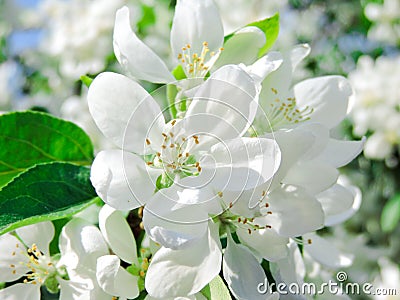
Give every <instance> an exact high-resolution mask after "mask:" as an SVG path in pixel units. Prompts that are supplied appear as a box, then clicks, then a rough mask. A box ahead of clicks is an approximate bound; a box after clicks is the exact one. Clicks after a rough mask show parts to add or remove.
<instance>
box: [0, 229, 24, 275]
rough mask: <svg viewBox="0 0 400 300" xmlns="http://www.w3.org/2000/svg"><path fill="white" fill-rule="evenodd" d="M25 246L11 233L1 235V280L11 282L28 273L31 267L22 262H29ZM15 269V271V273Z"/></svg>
mask: <svg viewBox="0 0 400 300" xmlns="http://www.w3.org/2000/svg"><path fill="white" fill-rule="evenodd" d="M21 252H26V249H25V246H24V245H23V244H22V243H21V242H20V241H19V240H18V239H17V238H16V237H15V236H12V235H11V234H9V233H6V234H4V235H2V236H0V269H1V270H2V271H1V272H0V282H11V281H14V280H17V279H18V278H20V277H21V276H22V275H24V274H26V273H27V272H28V271H29V269H28V268H27V267H26V266H25V265H24V264H20V262H23V263H28V258H27V257H26V256H25V255H23V254H22V253H21ZM14 270H15V273H14Z"/></svg>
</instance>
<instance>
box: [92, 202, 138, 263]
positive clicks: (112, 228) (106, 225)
mask: <svg viewBox="0 0 400 300" xmlns="http://www.w3.org/2000/svg"><path fill="white" fill-rule="evenodd" d="M99 228H100V231H101V233H102V234H103V236H104V238H105V240H106V241H107V243H108V244H109V245H110V248H111V250H112V251H113V252H114V253H115V254H116V255H118V257H119V258H120V259H122V260H123V261H125V262H127V263H130V264H132V263H135V264H138V260H137V254H136V241H135V237H134V236H133V233H132V230H131V228H130V227H129V224H128V222H127V221H126V219H125V218H124V216H123V214H122V212H121V211H118V210H115V209H114V208H112V207H111V206H108V205H107V204H106V205H104V206H103V207H102V209H101V210H100V214H99Z"/></svg>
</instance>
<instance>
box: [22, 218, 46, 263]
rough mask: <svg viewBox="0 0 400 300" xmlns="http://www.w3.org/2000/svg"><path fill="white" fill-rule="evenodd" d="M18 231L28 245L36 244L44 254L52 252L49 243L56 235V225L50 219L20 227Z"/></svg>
mask: <svg viewBox="0 0 400 300" xmlns="http://www.w3.org/2000/svg"><path fill="white" fill-rule="evenodd" d="M16 232H17V234H18V236H19V237H20V238H21V240H23V241H24V243H25V245H27V246H28V247H31V246H32V245H33V244H36V246H37V247H38V249H39V250H40V251H42V252H43V253H44V254H46V255H49V254H50V253H49V245H50V242H51V240H52V239H53V237H54V226H53V223H51V222H50V221H46V222H41V223H37V224H32V225H28V226H24V227H21V228H18V229H17V230H16Z"/></svg>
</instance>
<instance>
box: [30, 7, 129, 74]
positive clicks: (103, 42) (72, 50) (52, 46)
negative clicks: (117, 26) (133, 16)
mask: <svg viewBox="0 0 400 300" xmlns="http://www.w3.org/2000/svg"><path fill="white" fill-rule="evenodd" d="M125 3H126V1H124V0H117V1H107V0H100V1H96V2H93V1H87V0H84V1H75V0H73V1H67V2H65V1H58V0H57V1H55V0H46V1H42V2H41V3H40V5H39V15H40V16H41V18H42V27H43V28H44V29H45V31H44V37H43V39H42V41H41V44H40V49H39V50H40V52H41V53H43V54H45V55H46V56H47V57H51V58H53V59H55V60H56V62H57V63H58V68H59V69H58V70H59V72H60V73H61V75H62V76H63V77H65V78H67V79H74V80H76V79H78V78H79V77H80V76H81V75H84V74H95V73H98V72H100V71H102V70H103V69H104V68H105V66H106V65H105V64H106V58H107V56H108V55H109V54H110V53H111V52H112V43H111V42H110V38H111V36H112V29H113V21H114V15H115V12H116V10H117V9H118V8H119V7H121V6H122V5H124V4H125ZM35 59H36V61H41V62H43V60H42V59H40V57H38V55H35ZM45 63H46V64H47V65H48V62H45ZM41 69H43V66H41Z"/></svg>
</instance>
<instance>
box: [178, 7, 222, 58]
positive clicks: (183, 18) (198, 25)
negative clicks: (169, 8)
mask: <svg viewBox="0 0 400 300" xmlns="http://www.w3.org/2000/svg"><path fill="white" fill-rule="evenodd" d="M204 42H207V43H208V47H209V48H210V51H214V52H217V51H218V50H219V48H220V47H222V44H223V42H224V29H223V27H222V22H221V19H220V16H219V13H218V8H217V7H216V5H215V4H214V2H213V1H212V0H203V1H197V0H178V1H177V4H176V6H175V15H174V19H173V21H172V28H171V48H172V53H173V55H174V57H177V56H178V54H179V53H181V52H182V47H185V46H186V45H187V44H189V45H190V50H191V53H192V54H193V53H197V54H198V55H199V56H200V54H201V50H202V48H203V43H204Z"/></svg>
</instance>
